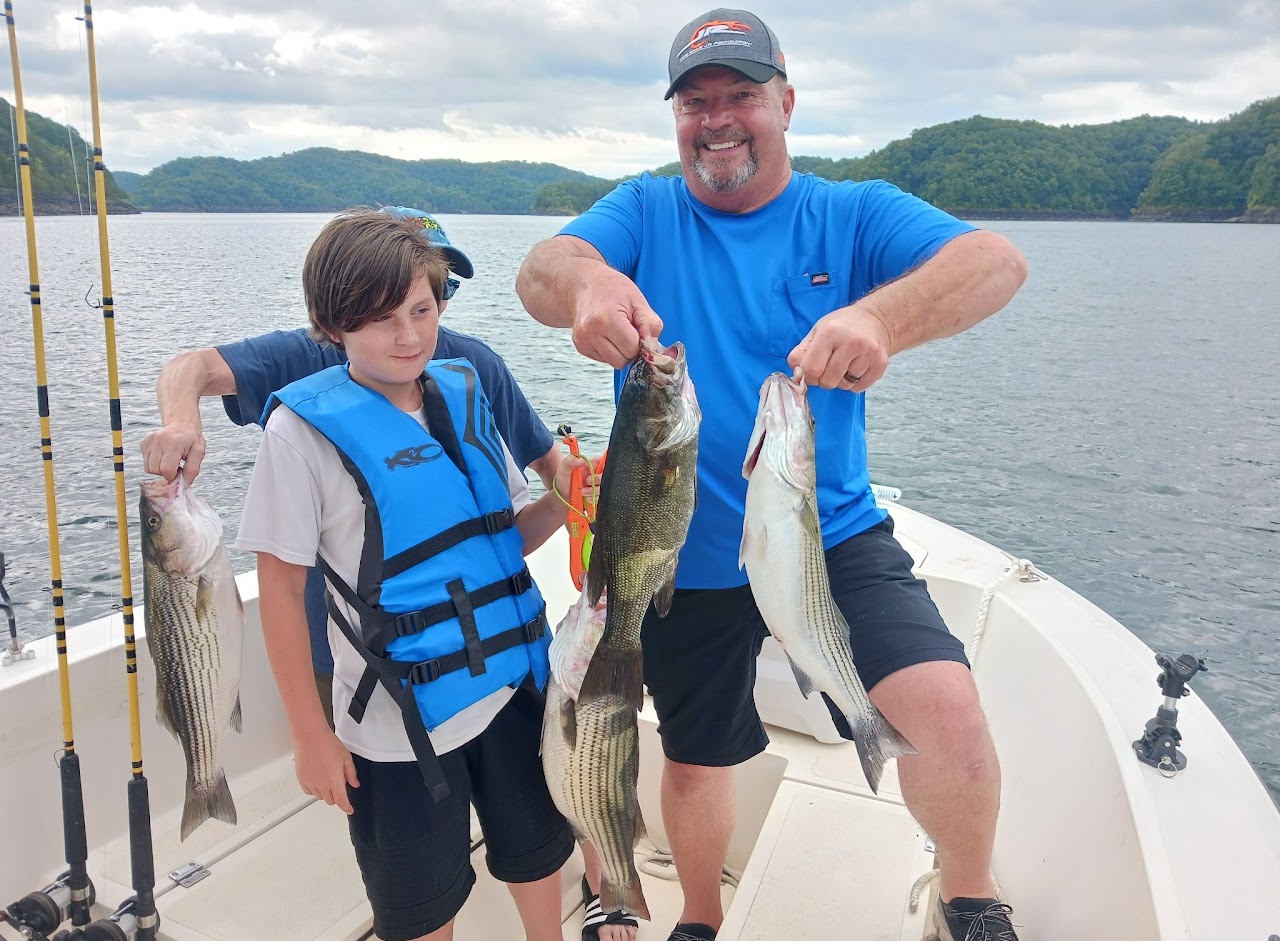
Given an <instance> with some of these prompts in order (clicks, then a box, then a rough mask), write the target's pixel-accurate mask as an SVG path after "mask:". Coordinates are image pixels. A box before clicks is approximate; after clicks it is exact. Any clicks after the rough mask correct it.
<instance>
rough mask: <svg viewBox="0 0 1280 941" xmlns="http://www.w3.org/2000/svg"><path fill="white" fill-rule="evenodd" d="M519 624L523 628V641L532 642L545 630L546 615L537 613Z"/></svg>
mask: <svg viewBox="0 0 1280 941" xmlns="http://www.w3.org/2000/svg"><path fill="white" fill-rule="evenodd" d="M520 626H521V628H522V629H523V630H524V642H525V643H526V644H532V643H534V642H536V641H537V640H538V638H540V637H541V636H542V635H543V634H545V633H546V632H547V616H546V614H539V615H538V616H537V617H536V618H534V619H533V620H532V621H527V622H525V623H524V624H522V625H520Z"/></svg>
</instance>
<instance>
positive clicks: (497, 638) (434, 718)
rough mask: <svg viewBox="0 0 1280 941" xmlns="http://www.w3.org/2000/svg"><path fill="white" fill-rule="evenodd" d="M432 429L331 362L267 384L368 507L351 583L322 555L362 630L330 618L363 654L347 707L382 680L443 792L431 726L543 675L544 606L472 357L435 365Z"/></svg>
mask: <svg viewBox="0 0 1280 941" xmlns="http://www.w3.org/2000/svg"><path fill="white" fill-rule="evenodd" d="M422 386H423V404H424V406H425V408H426V414H427V425H428V427H429V428H430V433H428V432H427V431H426V430H425V429H423V427H422V426H421V425H420V424H419V423H418V422H417V421H416V420H415V419H414V417H413V416H412V415H407V414H405V413H404V412H403V411H401V410H400V409H398V408H396V407H395V406H394V405H392V404H391V403H390V402H388V401H387V400H386V398H385V397H383V396H382V395H380V394H378V393H377V392H374V391H372V390H370V389H367V388H365V387H364V386H362V385H360V384H359V383H358V382H356V381H355V380H353V379H352V378H351V376H350V373H349V369H348V367H347V366H345V365H344V366H333V367H330V368H329V369H326V370H323V371H321V372H319V373H315V374H314V375H311V376H308V377H307V378H305V379H300V380H299V381H297V382H294V383H291V384H290V385H288V386H286V387H285V388H284V389H281V390H280V391H279V392H277V393H275V394H273V395H272V396H271V398H270V399H269V400H268V402H267V406H266V410H265V412H264V415H263V420H264V422H265V420H266V416H267V415H268V414H270V412H271V410H272V409H273V408H274V407H275V406H276V405H277V404H279V403H283V404H285V405H287V406H288V407H289V408H290V409H292V410H293V411H294V412H296V413H297V414H298V415H299V416H300V417H301V418H303V419H304V420H305V421H307V422H308V423H310V424H311V425H312V426H314V427H315V428H316V430H318V431H319V432H320V433H321V434H323V435H324V436H325V437H326V438H327V439H328V440H329V441H330V442H331V443H332V444H333V446H334V447H335V448H336V449H337V452H338V455H339V457H340V458H341V459H342V463H343V466H345V467H346V469H347V471H348V472H349V473H350V474H351V476H352V478H353V479H354V480H355V482H356V486H357V487H358V488H359V491H360V495H361V497H362V499H363V500H364V504H365V538H364V547H363V549H362V551H361V556H360V570H359V575H358V578H357V584H356V585H354V586H351V585H348V584H346V583H345V582H344V581H343V580H342V579H340V578H338V577H337V575H336V574H335V573H334V572H333V570H332V568H330V566H329V565H328V564H327V563H326V561H325V560H324V559H323V558H321V560H320V563H321V566H322V567H323V568H324V570H325V575H326V577H327V578H328V581H329V584H330V585H331V586H332V588H333V589H334V590H336V591H337V592H338V593H339V594H341V595H342V596H343V598H344V599H345V600H346V601H347V603H348V604H349V605H350V606H351V608H352V609H353V610H354V611H355V612H356V613H357V615H358V618H359V623H360V632H359V634H357V633H356V632H355V631H354V630H353V629H352V627H351V625H350V624H349V623H348V622H347V620H346V618H345V617H344V616H343V615H342V613H341V611H340V610H339V608H338V607H337V605H335V604H334V603H333V599H332V596H330V598H329V611H330V615H331V616H332V617H333V618H334V621H335V622H336V623H337V625H338V627H339V628H340V629H341V630H342V632H343V634H344V635H345V636H346V637H347V639H348V640H349V641H350V642H351V643H352V645H353V646H354V647H355V649H356V650H357V651H359V653H360V654H361V656H362V657H364V659H365V662H366V664H367V668H366V670H365V674H364V677H363V678H362V679H361V682H360V685H359V687H358V688H357V690H356V695H355V697H354V699H353V701H352V703H351V708H350V710H349V713H350V715H351V716H352V717H353V718H354V719H355V720H356V721H357V722H358V721H360V720H361V719H362V718H363V716H364V711H365V708H366V707H367V705H368V701H369V696H370V695H372V693H373V690H374V688H375V687H376V685H377V684H378V683H379V682H381V683H382V685H383V686H384V688H386V689H387V691H388V692H389V693H391V695H392V697H393V698H394V699H396V701H397V702H398V703H399V704H400V707H401V713H402V715H403V718H404V721H405V730H406V732H408V734H409V740H410V743H411V744H412V745H413V749H414V754H415V755H416V756H417V758H418V763H419V766H420V767H421V768H422V771H423V777H424V780H426V782H427V785H428V787H429V788H430V789H431V790H432V793H433V795H434V796H435V798H436V800H439V799H441V798H442V797H444V796H445V795H446V794H448V785H447V784H445V782H444V776H443V773H442V772H441V771H440V768H439V762H438V761H437V760H436V758H435V753H434V750H433V749H432V748H431V743H430V738H429V737H428V736H427V735H426V731H427V730H430V729H435V728H436V727H438V726H439V725H440V724H441V723H442V722H444V721H445V720H447V719H449V718H451V717H453V716H455V715H457V714H458V713H459V712H461V711H462V710H463V709H465V708H466V707H467V706H470V705H472V704H473V703H476V702H479V701H480V700H481V699H484V698H485V697H486V696H488V695H490V694H491V693H494V692H496V691H497V690H499V689H501V688H502V687H503V686H517V685H519V684H520V683H521V682H523V681H525V680H526V678H530V679H532V681H533V682H534V683H535V684H536V685H537V687H538V688H539V689H541V688H543V687H544V686H545V684H546V680H547V669H548V664H547V648H548V646H549V645H550V641H551V634H550V631H549V630H548V629H547V622H546V613H545V605H544V603H543V600H542V596H541V594H540V593H539V592H538V588H537V586H536V585H535V584H534V582H533V577H532V576H531V575H530V574H529V570H528V568H527V567H526V566H525V563H524V557H523V548H524V542H523V539H522V538H521V536H520V533H519V531H518V530H517V529H515V514H514V512H513V510H512V506H511V496H510V491H509V489H508V483H507V462H506V456H505V454H504V453H503V448H502V439H501V437H500V436H499V435H498V432H497V430H496V426H495V424H494V421H493V415H492V414H491V413H490V411H489V406H488V403H487V402H486V400H485V397H484V394H483V391H482V389H481V387H480V384H479V381H478V379H477V377H476V373H475V368H474V367H473V366H472V365H471V364H470V363H469V362H467V361H466V360H463V359H457V360H438V361H433V362H431V363H429V364H428V366H427V369H426V371H425V372H424V374H423V379H422Z"/></svg>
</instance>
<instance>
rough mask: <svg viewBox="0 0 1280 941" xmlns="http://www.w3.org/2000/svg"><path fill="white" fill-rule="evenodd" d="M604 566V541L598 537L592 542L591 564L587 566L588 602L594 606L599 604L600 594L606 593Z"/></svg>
mask: <svg viewBox="0 0 1280 941" xmlns="http://www.w3.org/2000/svg"><path fill="white" fill-rule="evenodd" d="M604 568H605V565H604V543H603V540H600V539H597V540H595V542H594V543H592V548H591V564H590V565H589V566H587V604H589V605H591V606H592V607H593V608H594V607H595V606H596V605H597V604H599V602H600V596H601V595H603V594H604V589H605V574H604Z"/></svg>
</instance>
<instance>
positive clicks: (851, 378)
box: [844, 372, 862, 382]
mask: <svg viewBox="0 0 1280 941" xmlns="http://www.w3.org/2000/svg"><path fill="white" fill-rule="evenodd" d="M844 377H845V379H847V380H848V381H849V382H861V381H862V377H861V376H855V375H854V374H853V373H851V372H847V373H845V374H844Z"/></svg>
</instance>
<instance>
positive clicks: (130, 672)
mask: <svg viewBox="0 0 1280 941" xmlns="http://www.w3.org/2000/svg"><path fill="white" fill-rule="evenodd" d="M83 20H84V29H85V35H86V37H87V40H88V48H89V101H90V107H91V111H92V114H93V180H94V188H95V193H96V195H97V204H98V257H99V260H100V262H101V266H102V302H101V307H102V324H103V327H104V328H105V330H106V343H107V389H108V392H107V394H108V398H109V408H110V412H111V457H112V463H113V464H114V465H115V485H116V532H117V534H118V535H119V550H120V611H121V614H122V616H123V618H124V654H125V676H126V680H127V682H128V687H129V741H130V746H131V750H132V755H131V758H132V762H133V765H132V767H133V775H132V777H131V778H130V779H129V785H128V793H129V854H130V863H131V866H132V870H133V897H132V898H130V899H126V900H125V902H124V904H122V905H121V906H120V907H119V908H118V909H116V911H115V912H113V913H112V914H111V915H110V916H109V917H108V918H106V919H102V920H100V921H96V922H94V923H93V924H92V925H91V926H90V927H89V929H88V931H86V932H85V937H86V938H87V939H91V941H92V939H98V938H102V939H120V941H124V939H132V938H137V939H139V941H152V939H153V938H155V936H156V931H157V929H158V928H159V925H160V917H159V915H157V914H156V900H155V891H154V890H155V885H156V876H155V856H154V852H153V849H152V844H151V798H150V794H149V791H148V786H147V779H146V776H145V775H144V774H143V773H142V725H141V722H140V719H139V708H138V644H137V640H136V638H135V636H134V629H133V576H132V573H131V568H130V564H129V514H128V510H127V509H126V507H125V481H124V423H123V420H122V418H121V413H120V372H119V369H118V367H117V360H116V313H115V300H114V298H113V297H112V296H111V251H110V247H109V243H108V241H107V174H106V166H105V164H104V163H103V160H102V121H101V119H100V116H99V109H98V58H97V51H96V48H95V46H94V38H93V3H92V2H91V0H85V4H84V17H83Z"/></svg>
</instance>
